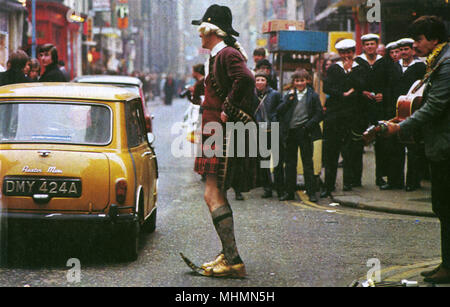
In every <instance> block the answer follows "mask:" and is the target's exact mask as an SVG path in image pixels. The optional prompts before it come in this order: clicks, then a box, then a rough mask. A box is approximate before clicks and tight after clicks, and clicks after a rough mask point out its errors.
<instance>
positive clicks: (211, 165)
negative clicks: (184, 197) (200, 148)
mask: <svg viewBox="0 0 450 307" xmlns="http://www.w3.org/2000/svg"><path fill="white" fill-rule="evenodd" d="M220 159H223V158H219V157H211V158H207V157H196V158H195V166H194V171H195V172H196V173H198V174H200V175H217V174H218V170H219V163H220Z"/></svg>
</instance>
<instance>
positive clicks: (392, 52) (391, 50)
mask: <svg viewBox="0 0 450 307" xmlns="http://www.w3.org/2000/svg"><path fill="white" fill-rule="evenodd" d="M386 51H387V53H388V54H389V56H390V57H391V60H392V61H393V62H394V63H396V62H397V61H398V60H400V48H399V47H398V45H397V42H390V43H389V44H387V45H386Z"/></svg>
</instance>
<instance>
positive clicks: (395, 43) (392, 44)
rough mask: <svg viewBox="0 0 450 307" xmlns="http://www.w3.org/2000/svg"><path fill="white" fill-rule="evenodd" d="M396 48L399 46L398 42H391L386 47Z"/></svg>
mask: <svg viewBox="0 0 450 307" xmlns="http://www.w3.org/2000/svg"><path fill="white" fill-rule="evenodd" d="M395 48H398V44H397V42H390V43H389V44H387V45H386V49H395Z"/></svg>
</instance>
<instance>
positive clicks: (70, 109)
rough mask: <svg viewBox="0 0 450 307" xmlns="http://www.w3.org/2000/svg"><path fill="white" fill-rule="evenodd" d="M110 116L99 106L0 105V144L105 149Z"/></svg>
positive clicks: (108, 139)
mask: <svg viewBox="0 0 450 307" xmlns="http://www.w3.org/2000/svg"><path fill="white" fill-rule="evenodd" d="M111 116H112V115H111V110H110V109H109V108H108V107H106V106H101V105H88V104H67V103H64V104H58V103H14V104H0V143H22V142H31V143H67V144H83V145H106V144H108V143H109V142H110V141H111Z"/></svg>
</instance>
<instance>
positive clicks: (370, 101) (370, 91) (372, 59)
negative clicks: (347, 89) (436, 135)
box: [355, 33, 389, 187]
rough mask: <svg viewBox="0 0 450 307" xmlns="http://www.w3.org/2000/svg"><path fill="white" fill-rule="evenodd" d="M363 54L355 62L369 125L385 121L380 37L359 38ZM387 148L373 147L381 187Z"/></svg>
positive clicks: (384, 73)
mask: <svg viewBox="0 0 450 307" xmlns="http://www.w3.org/2000/svg"><path fill="white" fill-rule="evenodd" d="M361 41H362V47H363V53H362V54H361V55H359V56H358V57H357V58H356V59H355V61H356V62H358V64H359V65H361V66H362V67H363V68H364V70H365V75H366V76H367V77H366V82H365V86H364V88H363V91H362V93H363V97H364V101H365V102H366V104H367V107H368V110H367V114H368V120H369V122H370V123H371V124H375V123H377V122H378V121H379V120H383V119H385V114H384V103H383V98H384V95H385V92H386V90H387V80H388V74H389V72H388V69H387V65H386V60H385V59H384V58H383V57H382V56H381V55H379V54H377V48H378V45H379V42H380V36H379V35H377V34H373V33H369V34H366V35H363V36H362V37H361ZM386 155H387V146H386V142H384V140H377V142H376V145H375V173H376V174H375V183H376V184H377V185H378V186H380V187H381V186H383V185H385V184H386V181H385V180H384V179H383V177H385V176H387V172H388V167H387V165H386V163H385V161H386V158H385V157H386Z"/></svg>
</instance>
